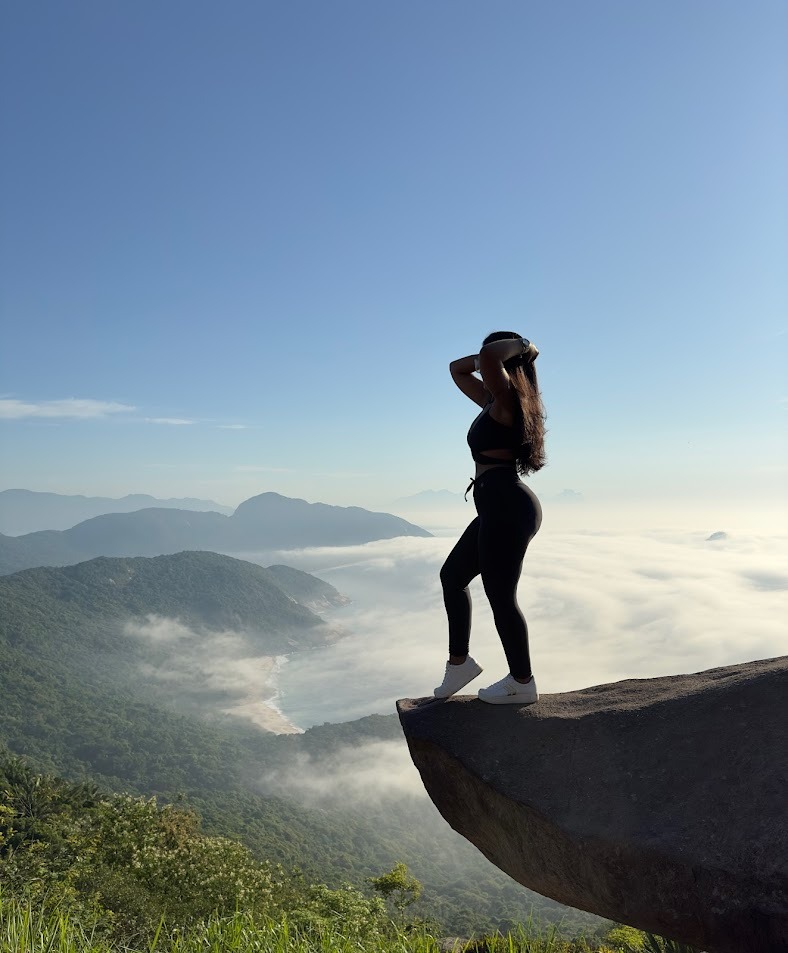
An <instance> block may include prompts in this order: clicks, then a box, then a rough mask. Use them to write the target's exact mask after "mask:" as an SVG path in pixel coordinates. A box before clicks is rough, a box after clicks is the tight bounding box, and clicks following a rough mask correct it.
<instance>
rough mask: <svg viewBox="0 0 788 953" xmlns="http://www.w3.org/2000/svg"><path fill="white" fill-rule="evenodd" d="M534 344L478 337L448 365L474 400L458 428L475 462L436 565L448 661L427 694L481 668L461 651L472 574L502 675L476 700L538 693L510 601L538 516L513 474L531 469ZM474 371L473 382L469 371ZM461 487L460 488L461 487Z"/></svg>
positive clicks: (535, 424)
mask: <svg viewBox="0 0 788 953" xmlns="http://www.w3.org/2000/svg"><path fill="white" fill-rule="evenodd" d="M538 354H539V351H538V350H537V349H536V347H535V346H534V345H533V344H532V343H531V342H530V341H528V340H527V339H526V338H523V337H521V336H520V335H519V334H515V333H514V332H513V331H497V332H496V333H494V334H490V335H488V336H487V337H486V338H485V339H484V342H483V345H482V349H481V351H480V352H479V354H477V355H473V354H472V355H469V356H468V357H461V358H460V359H459V360H456V361H452V363H451V364H450V366H449V370H450V371H451V376H452V378H453V380H454V383H455V384H456V385H457V386H458V387H459V388H460V390H461V391H462V392H463V394H465V396H466V397H470V399H471V400H472V401H474V403H476V404H478V405H479V406H480V407H482V408H483V409H482V412H481V413H480V414H479V415H478V417H477V418H476V419H475V420H474V421H473V423H472V424H471V429H470V430H469V431H468V446H469V447H470V449H471V454H472V456H473V459H474V460H475V461H476V475H475V477H474V478H473V479H472V480H471V483H470V485H469V486H468V489H469V490H470V488H471V486H472V487H473V502H474V505H475V506H476V512H477V514H478V515H477V517H476V519H475V520H473V522H472V523H471V524H470V525H469V526H468V528H467V529H466V530H465V532H464V533H463V534H462V536H461V537H460V539H459V541H458V542H457V544H456V546H455V547H454V549H453V550H452V551H451V553H449V556H448V558H447V559H446V562H445V563H444V564H443V568H442V569H441V574H440V577H441V584H442V585H443V600H444V603H445V605H446V613H447V615H448V620H449V661H448V662H447V663H446V673H445V675H444V678H443V682H442V683H441V685H439V686H438V687H437V688H436V689H435V697H436V698H449V696H451V695H453V694H454V693H455V692H458V691H459V690H460V689H461V688H463V687H464V686H465V685H467V684H468V682H470V681H471V680H472V679H474V678H476V676H477V675H479V674H480V672H481V671H482V668H481V666H480V665H479V664H478V662H476V660H475V659H473V658H471V656H470V655H469V654H468V647H469V643H470V635H471V596H470V593H469V591H468V584H469V583H470V581H471V580H472V579H474V578H475V577H476V576H478V575H479V574H481V577H482V583H483V585H484V591H485V593H486V595H487V598H488V599H489V600H490V607H491V608H492V611H493V618H494V619H495V627H496V629H497V630H498V635H499V636H500V638H501V643H502V644H503V649H504V652H505V654H506V660H507V662H508V663H509V674H508V675H505V676H504V677H503V678H502V679H501V680H500V681H498V682H495V684H493V685H490V686H489V688H480V689H479V698H480V699H482V701H486V702H490V703H492V704H495V705H500V704H517V705H530V704H532V703H533V702H535V701H538V700H539V694H538V692H537V690H536V681H535V680H534V677H533V673H532V672H531V659H530V656H529V653H528V626H527V625H526V621H525V618H524V617H523V614H522V612H521V611H520V607H519V606H518V604H517V582H518V580H519V578H520V570H521V569H522V565H523V557H524V556H525V551H526V549H527V548H528V544H529V543H530V541H531V540H532V539H533V537H534V536H535V535H536V532H537V530H538V529H539V526H540V524H541V522H542V508H541V506H540V505H539V500H538V499H537V497H536V495H535V494H534V492H533V490H531V488H530V487H529V486H527V485H526V484H525V483H523V481H522V480H521V479H520V474H523V475H526V474H528V473H532V472H535V471H536V470H539V469H541V468H542V467H543V466H544V463H545V454H544V435H545V426H544V418H545V414H544V405H543V404H542V397H541V394H540V393H539V385H538V383H537V380H536V368H535V365H534V362H535V360H536V357H537V355H538ZM474 371H478V372H479V373H480V374H481V378H482V379H481V380H479V378H478V377H475V376H474ZM466 495H467V493H466Z"/></svg>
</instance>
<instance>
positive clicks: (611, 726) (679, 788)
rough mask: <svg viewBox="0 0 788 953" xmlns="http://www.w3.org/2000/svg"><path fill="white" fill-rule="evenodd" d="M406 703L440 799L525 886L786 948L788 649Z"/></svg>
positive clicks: (677, 928)
mask: <svg viewBox="0 0 788 953" xmlns="http://www.w3.org/2000/svg"><path fill="white" fill-rule="evenodd" d="M397 708H398V711H399V715H400V720H401V722H402V727H403V730H404V732H405V737H406V738H407V741H408V746H409V748H410V752H411V756H412V758H413V761H414V762H415V764H416V767H417V768H418V769H419V772H420V773H421V777H422V780H423V782H424V786H425V788H426V789H427V792H428V794H429V795H430V797H431V798H432V800H433V801H434V802H435V805H436V806H437V808H438V810H439V811H440V812H441V814H442V815H443V816H444V818H445V819H446V820H447V821H448V822H449V824H450V825H451V826H452V827H453V828H454V829H455V830H456V831H458V832H459V833H460V834H462V835H463V836H464V837H466V838H467V839H468V840H469V841H471V843H473V844H475V845H476V847H478V848H479V850H481V851H482V853H484V854H485V856H486V857H488V858H489V860H491V861H492V863H494V864H495V865H496V866H497V867H500V868H501V869H502V870H504V871H506V873H508V874H509V875H510V876H511V877H513V878H514V879H515V880H517V881H519V883H521V884H523V885H524V886H526V887H529V888H530V889H532V890H535V891H537V892H538V893H541V894H543V895H544V896H548V897H552V898H553V899H554V900H558V901H559V902H561V903H565V904H567V905H569V906H572V907H576V908H579V909H581V910H587V911H590V912H592V913H596V914H598V915H600V916H603V917H609V918H610V919H613V920H616V921H619V922H622V923H627V924H630V925H632V926H635V927H638V928H640V929H643V930H650V931H653V932H655V933H659V934H661V935H663V936H667V937H671V938H673V939H677V940H682V941H684V942H685V943H689V944H692V945H693V946H695V947H697V948H699V949H702V950H707V951H712V953H745V951H746V953H778V951H783V950H788V657H784V658H778V659H767V660H764V661H757V662H749V663H746V664H742V665H733V666H729V667H726V668H716V669H710V670H709V671H706V672H700V673H698V674H695V675H677V676H670V677H664V678H651V679H628V680H626V681H621V682H615V683H613V684H609V685H597V686H595V687H593V688H587V689H583V690H582V691H576V692H566V693H563V694H557V695H543V696H542V698H541V700H540V701H539V702H538V703H537V704H536V705H532V706H529V707H524V708H520V707H518V706H515V705H488V704H485V703H484V702H481V701H478V700H477V699H476V698H475V697H469V696H459V697H458V696H455V697H454V698H452V699H449V700H448V701H438V700H435V699H432V698H427V699H404V700H402V701H400V702H398V703H397Z"/></svg>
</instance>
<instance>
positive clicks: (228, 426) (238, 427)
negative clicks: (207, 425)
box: [217, 424, 249, 430]
mask: <svg viewBox="0 0 788 953" xmlns="http://www.w3.org/2000/svg"><path fill="white" fill-rule="evenodd" d="M217 427H218V429H219V430H248V429H249V425H248V424H217Z"/></svg>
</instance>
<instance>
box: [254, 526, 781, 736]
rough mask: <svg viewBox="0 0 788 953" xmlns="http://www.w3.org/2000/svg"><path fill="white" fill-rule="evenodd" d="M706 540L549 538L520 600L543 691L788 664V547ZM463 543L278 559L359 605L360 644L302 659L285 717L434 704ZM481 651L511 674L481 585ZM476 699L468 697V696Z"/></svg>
mask: <svg viewBox="0 0 788 953" xmlns="http://www.w3.org/2000/svg"><path fill="white" fill-rule="evenodd" d="M709 535H710V534H709V532H708V530H702V531H694V532H686V533H680V532H673V531H666V530H653V531H643V532H623V531H610V532H602V531H598V532H592V531H584V532H552V533H544V534H542V533H540V534H539V535H538V536H537V537H536V539H535V540H534V541H533V543H532V545H531V548H530V550H529V552H528V554H527V556H526V561H525V566H524V570H523V576H522V580H521V584H520V589H519V599H520V604H521V607H522V609H523V611H524V613H525V616H526V619H527V621H528V625H529V630H530V642H531V655H532V660H533V666H534V672H535V674H536V678H537V682H538V685H539V690H540V691H541V692H543V693H549V692H561V691H569V690H574V689H579V688H583V687H588V686H590V685H595V684H603V683H605V682H612V681H618V680H620V679H624V678H651V677H656V676H660V675H674V674H679V673H686V672H696V671H702V670H704V669H708V668H713V667H717V666H723V665H730V664H735V663H738V662H744V661H748V660H751V659H757V658H769V657H773V656H778V655H783V654H786V653H787V652H788V638H787V637H786V632H785V624H784V619H785V617H786V614H787V613H786V610H787V609H788V554H787V553H786V538H785V536H777V535H772V536H768V535H753V534H751V535H744V534H739V533H732V534H730V535H729V536H728V537H727V538H726V539H723V540H715V541H709V540H708V538H707V537H708V536H709ZM453 543H454V537H448V536H445V537H438V538H434V539H416V538H408V537H403V538H399V539H393V540H382V541H380V542H376V543H369V544H366V545H363V546H355V547H343V548H337V549H313V550H302V551H298V552H280V553H276V554H268V555H269V556H273V558H272V559H271V560H270V561H277V562H284V563H289V564H290V565H294V566H297V567H298V568H301V569H305V570H307V571H310V572H314V573H315V574H316V575H318V576H320V577H321V578H323V579H325V580H326V581H328V582H330V583H331V584H332V585H334V586H336V587H337V589H339V590H340V591H341V592H344V593H346V594H347V595H349V596H350V597H351V599H352V600H353V602H352V604H351V605H350V606H348V607H346V608H345V609H340V610H337V611H336V612H335V613H333V614H332V621H338V622H340V623H341V624H342V626H343V627H344V628H345V629H346V630H347V631H348V632H349V635H348V636H347V637H346V638H344V639H343V640H341V641H340V642H339V643H337V644H336V645H334V646H332V647H331V648H328V649H319V650H314V651H311V652H308V653H303V654H298V655H293V656H291V657H290V659H289V660H288V663H287V665H286V666H285V668H284V669H283V671H282V677H281V685H282V707H283V709H284V711H285V713H287V714H288V715H289V716H290V717H291V718H293V719H294V720H295V721H296V723H297V724H299V725H301V726H302V727H308V726H309V725H310V724H316V723H317V724H320V723H322V722H324V721H344V720H349V719H352V718H356V717H360V716H362V715H366V714H370V713H372V712H381V713H390V712H392V711H393V710H394V701H395V700H396V699H397V698H399V697H403V696H414V697H418V696H422V695H428V694H431V692H432V689H433V688H434V686H435V685H437V684H438V683H439V682H440V680H441V678H442V675H443V667H444V663H445V659H446V641H447V627H446V620H445V613H444V610H443V601H442V593H441V589H440V583H439V578H438V572H439V569H440V566H441V564H442V562H443V560H444V559H445V557H446V555H447V554H448V552H449V550H450V549H451V547H452V545H453ZM471 593H472V597H473V603H474V609H473V631H472V636H471V651H472V653H473V655H474V656H475V657H476V658H477V659H478V660H479V662H480V663H481V664H482V665H483V666H484V668H485V672H484V673H483V675H482V676H481V677H480V678H479V679H478V680H477V683H474V685H473V686H472V687H474V688H477V687H479V686H481V685H484V684H486V683H487V682H492V681H494V680H496V679H497V678H499V677H501V675H503V674H504V672H505V662H504V655H503V650H502V648H501V645H500V641H499V639H498V636H497V633H496V632H495V628H494V625H493V622H492V617H491V613H490V609H489V605H488V603H487V600H486V598H485V596H484V592H483V589H482V587H481V583H480V581H479V580H476V581H475V582H474V583H473V584H472V586H471ZM470 687H471V686H469V690H470Z"/></svg>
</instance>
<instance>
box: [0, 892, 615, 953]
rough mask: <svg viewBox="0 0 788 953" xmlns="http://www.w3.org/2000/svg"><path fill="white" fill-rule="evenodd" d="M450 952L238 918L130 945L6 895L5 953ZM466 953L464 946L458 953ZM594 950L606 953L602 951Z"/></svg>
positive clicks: (1, 925)
mask: <svg viewBox="0 0 788 953" xmlns="http://www.w3.org/2000/svg"><path fill="white" fill-rule="evenodd" d="M442 949H445V947H442V946H441V943H440V942H439V941H438V939H437V938H435V937H434V936H432V935H430V934H429V933H428V932H427V931H426V930H422V931H420V932H405V931H398V930H393V931H392V934H391V935H390V936H386V937H380V936H363V935H359V934H358V932H357V931H356V930H350V931H348V930H347V929H346V927H344V926H343V924H342V923H341V922H328V923H325V924H321V925H319V926H310V927H308V928H299V927H297V926H295V925H293V924H292V923H289V922H288V921H287V920H286V919H283V920H281V921H278V922H276V921H270V922H266V923H259V922H255V921H254V920H253V918H252V917H251V916H250V915H249V914H247V913H245V912H243V911H237V912H236V913H235V914H234V915H232V916H225V917H218V916H216V917H211V918H210V919H208V920H206V921H204V922H202V923H199V924H196V925H194V926H193V927H190V928H189V929H188V930H184V931H180V930H178V929H177V928H173V929H171V930H170V929H168V928H167V927H166V926H165V923H164V921H162V922H161V923H160V924H159V929H158V930H157V931H156V933H155V935H154V936H153V937H152V939H151V940H150V941H149V942H147V943H145V944H143V945H141V946H127V945H125V944H122V943H119V942H117V941H112V940H109V939H106V938H104V937H102V936H101V929H100V924H99V923H98V922H94V923H87V924H86V923H83V922H81V921H80V920H79V919H78V918H76V917H74V916H73V915H72V914H71V913H70V912H69V911H68V910H66V909H64V908H62V907H61V908H58V907H51V906H50V907H47V906H46V905H45V904H41V903H39V904H31V903H29V902H22V901H18V900H15V899H11V898H5V897H3V896H2V894H1V893H0V953H440V951H441V950H442ZM465 949H466V942H464V941H457V943H456V944H455V950H456V953H460V951H462V950H465ZM467 949H468V951H469V953H471V951H472V953H569V951H570V950H578V951H579V950H580V949H581V947H579V946H576V945H574V944H572V945H567V941H565V940H561V939H559V938H557V937H556V936H555V935H554V934H553V935H548V936H547V937H542V938H537V937H535V936H534V935H533V934H532V933H531V930H530V929H525V928H520V929H519V930H518V931H515V932H514V933H509V934H503V935H498V936H491V937H485V938H483V939H481V940H476V941H472V942H471V943H470V944H468V945H467ZM586 949H588V950H589V951H592V950H597V951H599V950H604V949H605V948H604V947H600V946H598V945H595V946H592V947H587V948H586Z"/></svg>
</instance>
